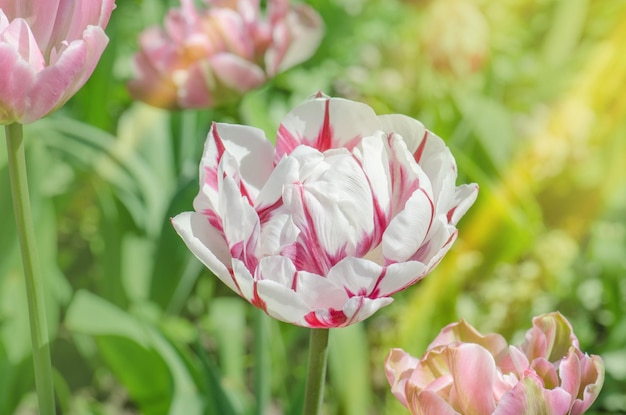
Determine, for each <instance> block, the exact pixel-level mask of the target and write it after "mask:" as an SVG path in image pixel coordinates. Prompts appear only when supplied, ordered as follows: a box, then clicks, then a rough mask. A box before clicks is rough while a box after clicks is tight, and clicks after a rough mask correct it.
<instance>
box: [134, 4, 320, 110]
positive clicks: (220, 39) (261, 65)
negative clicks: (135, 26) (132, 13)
mask: <svg viewBox="0 0 626 415" xmlns="http://www.w3.org/2000/svg"><path fill="white" fill-rule="evenodd" d="M205 2H206V5H205V6H202V7H196V5H194V2H193V0H180V3H181V6H180V8H176V9H172V10H170V11H169V13H168V14H167V16H166V18H165V25H164V27H163V28H161V27H151V28H148V29H146V30H145V31H144V32H143V33H142V34H141V36H140V38H139V46H140V50H139V52H138V53H137V54H136V55H135V67H136V71H135V72H136V74H135V77H134V79H132V80H131V81H130V82H129V83H128V88H129V91H130V93H131V95H132V96H133V97H135V98H136V99H139V100H141V101H144V102H146V103H148V104H150V105H153V106H156V107H160V108H166V109H176V108H209V107H215V106H219V105H221V104H225V103H228V102H230V101H233V100H235V99H237V98H238V97H240V96H241V95H242V94H244V93H245V92H248V91H250V90H252V89H254V88H257V87H259V86H260V85H262V84H263V83H265V82H266V81H267V80H268V79H269V78H271V77H273V76H275V75H276V74H277V73H279V72H282V71H284V70H286V69H288V68H290V67H292V66H294V65H296V64H298V63H300V62H303V61H305V60H307V59H308V58H310V57H311V56H312V55H313V53H315V51H316V50H317V47H318V46H319V44H320V42H321V40H322V35H323V32H324V28H323V22H322V19H321V18H320V16H319V15H318V14H317V12H315V11H314V10H313V9H312V8H311V7H309V6H307V5H305V4H298V5H292V4H291V2H290V1H289V0H269V1H268V2H267V6H266V8H265V10H264V11H263V10H262V9H261V4H260V1H259V0H212V1H211V0H207V1H205Z"/></svg>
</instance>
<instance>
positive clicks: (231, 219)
mask: <svg viewBox="0 0 626 415" xmlns="http://www.w3.org/2000/svg"><path fill="white" fill-rule="evenodd" d="M456 177H457V172H456V163H455V160H454V157H453V156H452V154H451V153H450V150H449V149H448V148H447V147H446V145H445V144H444V142H443V141H442V140H441V139H440V138H439V137H437V136H436V135H435V134H433V133H431V132H430V131H428V130H426V129H425V128H424V126H423V125H422V124H421V123H420V122H419V121H417V120H415V119H412V118H409V117H407V116H403V115H396V114H394V115H376V113H374V111H373V110H372V109H371V108H370V107H369V106H367V105H365V104H361V103H358V102H353V101H349V100H345V99H339V98H329V97H327V96H325V95H322V94H317V95H316V96H314V97H312V98H311V99H309V100H307V101H306V102H304V103H303V104H301V105H299V106H298V107H296V108H295V109H293V110H292V111H291V112H290V113H289V114H287V116H286V117H285V118H284V120H283V122H282V123H281V125H280V127H279V130H278V136H277V140H276V147H275V148H274V147H273V146H272V144H271V143H270V142H269V141H268V140H267V139H266V138H265V136H264V133H263V132H262V131H261V130H259V129H256V128H253V127H248V126H242V125H232V124H221V123H215V124H213V126H212V128H211V131H210V132H209V135H208V138H207V141H206V144H205V149H204V154H203V157H202V161H201V165H200V192H199V193H198V195H197V197H196V198H195V200H194V212H185V213H181V214H179V215H177V216H176V217H175V218H173V219H172V223H173V225H174V227H175V228H176V231H177V232H178V233H179V235H180V236H181V237H182V238H183V240H184V241H185V243H186V244H187V246H188V247H189V249H190V250H191V251H192V252H193V253H194V254H195V255H196V256H197V257H198V259H200V261H202V262H203V263H204V265H206V266H207V267H208V268H209V269H210V270H211V271H212V272H213V273H214V274H215V275H216V276H217V277H218V278H219V279H220V280H222V281H223V282H224V283H225V284H226V285H227V286H228V287H230V288H231V289H232V290H233V291H235V292H236V293H237V294H239V295H240V296H242V297H243V298H245V299H246V300H248V301H249V302H250V303H252V304H253V305H255V306H256V307H258V308H260V309H262V310H264V311H265V312H266V313H267V314H269V315H270V316H272V317H274V318H277V319H279V320H282V321H285V322H289V323H293V324H297V325H300V326H305V327H312V328H331V327H345V326H348V325H350V324H354V323H356V322H359V321H361V320H364V319H366V318H367V317H369V316H371V315H372V314H373V313H374V312H376V311H377V310H378V309H379V308H381V307H384V306H386V305H388V304H390V303H391V302H392V301H393V300H392V298H391V295H393V294H394V293H396V292H398V291H401V290H403V289H405V288H407V287H408V286H410V285H412V284H414V283H416V282H417V281H419V280H420V279H422V278H423V277H424V276H425V275H426V274H428V273H429V272H430V271H431V270H432V269H433V268H434V267H435V266H436V265H437V264H438V263H439V261H441V259H442V258H443V256H444V255H445V254H446V252H447V251H448V250H449V249H450V247H451V246H452V243H453V242H454V240H455V239H456V237H457V228H456V224H457V222H458V221H459V219H460V218H461V217H462V216H463V215H464V214H465V212H466V211H467V210H468V209H469V207H470V206H471V205H472V204H473V203H474V200H475V199H476V195H477V192H478V186H477V185H476V184H465V185H460V186H456V183H455V182H456Z"/></svg>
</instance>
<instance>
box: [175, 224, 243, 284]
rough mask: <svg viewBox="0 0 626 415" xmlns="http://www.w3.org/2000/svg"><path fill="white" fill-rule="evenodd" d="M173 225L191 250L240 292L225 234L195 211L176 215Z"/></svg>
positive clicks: (220, 277) (218, 275)
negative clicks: (232, 269)
mask: <svg viewBox="0 0 626 415" xmlns="http://www.w3.org/2000/svg"><path fill="white" fill-rule="evenodd" d="M172 225H174V229H176V232H178V234H179V235H180V236H181V238H182V239H183V241H184V242H185V244H186V245H187V247H188V248H189V250H190V251H191V252H192V253H193V254H194V255H195V256H196V257H197V258H198V259H199V260H200V261H201V262H202V263H203V264H204V265H205V266H206V267H207V268H209V269H210V270H211V272H213V273H214V274H215V275H216V276H217V277H218V278H219V279H220V280H222V282H223V283H224V284H226V285H227V286H228V287H229V288H230V289H231V290H233V291H235V292H239V288H238V287H237V283H236V282H235V280H234V279H233V277H232V276H231V272H230V271H229V269H230V267H231V256H230V253H229V250H228V245H227V244H226V241H225V240H224V235H223V234H222V233H221V232H219V231H218V230H216V229H215V228H214V227H213V226H211V224H210V223H209V222H208V221H207V220H206V219H205V218H204V217H203V216H202V215H200V214H198V213H195V212H185V213H181V214H179V215H176V216H175V217H174V218H173V219H172Z"/></svg>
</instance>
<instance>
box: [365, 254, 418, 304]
mask: <svg viewBox="0 0 626 415" xmlns="http://www.w3.org/2000/svg"><path fill="white" fill-rule="evenodd" d="M425 275H426V266H425V265H424V264H422V263H421V262H418V261H409V262H398V263H395V264H391V265H389V266H387V267H386V268H385V272H384V274H383V275H382V276H381V277H380V278H379V280H378V283H377V286H376V288H375V289H374V291H373V292H372V294H371V295H374V296H376V297H388V296H390V295H392V294H395V293H397V292H398V291H402V290H404V289H405V288H407V287H409V286H410V285H413V284H415V283H416V282H418V281H419V280H421V279H422V278H423V277H424V276H425Z"/></svg>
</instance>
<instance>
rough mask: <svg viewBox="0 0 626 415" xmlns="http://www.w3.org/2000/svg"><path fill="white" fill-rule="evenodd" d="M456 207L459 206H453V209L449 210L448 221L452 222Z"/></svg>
mask: <svg viewBox="0 0 626 415" xmlns="http://www.w3.org/2000/svg"><path fill="white" fill-rule="evenodd" d="M456 208H457V206H455V207H453V208H452V209H450V210H449V211H448V214H447V215H446V219H448V223H450V222H452V216H453V215H454V212H455V211H456Z"/></svg>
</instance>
